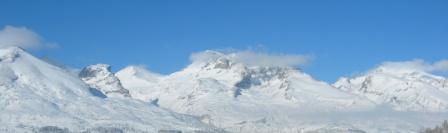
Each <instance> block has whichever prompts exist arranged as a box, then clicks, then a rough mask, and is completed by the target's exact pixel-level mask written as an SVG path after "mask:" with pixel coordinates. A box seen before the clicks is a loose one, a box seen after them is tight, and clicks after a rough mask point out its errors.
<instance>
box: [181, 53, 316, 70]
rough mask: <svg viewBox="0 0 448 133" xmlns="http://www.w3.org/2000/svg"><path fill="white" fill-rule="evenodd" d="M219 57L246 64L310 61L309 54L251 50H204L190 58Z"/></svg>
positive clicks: (195, 60) (196, 59)
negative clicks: (225, 51)
mask: <svg viewBox="0 0 448 133" xmlns="http://www.w3.org/2000/svg"><path fill="white" fill-rule="evenodd" d="M220 58H225V59H229V60H230V61H232V62H236V63H243V64H245V65H247V66H273V67H276V66H279V67H285V66H290V67H296V66H302V65H305V64H307V63H309V61H310V56H306V55H296V54H270V53H263V52H256V51H251V50H244V51H234V52H227V53H224V52H217V51H211V50H207V51H204V52H199V53H193V54H192V55H191V56H190V60H192V61H193V62H211V61H216V60H218V59H220Z"/></svg>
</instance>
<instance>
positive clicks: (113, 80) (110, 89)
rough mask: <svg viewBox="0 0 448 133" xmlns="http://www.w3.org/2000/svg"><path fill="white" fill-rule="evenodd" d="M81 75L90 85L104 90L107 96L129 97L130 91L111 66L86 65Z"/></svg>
mask: <svg viewBox="0 0 448 133" xmlns="http://www.w3.org/2000/svg"><path fill="white" fill-rule="evenodd" d="M79 77H80V78H81V79H82V80H83V81H84V82H85V83H87V84H88V85H89V86H90V87H92V88H95V89H97V90H99V91H101V92H103V93H104V94H105V95H107V96H123V97H129V96H130V95H129V91H128V90H127V89H124V88H123V86H122V85H121V82H120V80H119V79H118V78H117V77H115V75H114V74H113V73H112V72H111V66H110V65H107V64H96V65H91V66H87V67H85V68H84V69H83V70H82V71H81V72H80V73H79Z"/></svg>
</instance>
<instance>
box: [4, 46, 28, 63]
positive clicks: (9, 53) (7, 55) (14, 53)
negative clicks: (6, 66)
mask: <svg viewBox="0 0 448 133" xmlns="http://www.w3.org/2000/svg"><path fill="white" fill-rule="evenodd" d="M23 53H26V52H25V50H24V49H22V48H20V47H7V48H2V49H0V61H8V62H13V61H14V60H15V59H17V58H18V57H20V55H21V54H23Z"/></svg>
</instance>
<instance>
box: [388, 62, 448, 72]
mask: <svg viewBox="0 0 448 133" xmlns="http://www.w3.org/2000/svg"><path fill="white" fill-rule="evenodd" d="M380 67H383V68H388V69H391V70H394V71H406V70H413V71H415V70H417V71H424V72H446V71H448V60H440V61H436V62H433V63H430V62H427V61H425V60H422V59H415V60H412V61H402V62H384V63H382V65H381V66H380Z"/></svg>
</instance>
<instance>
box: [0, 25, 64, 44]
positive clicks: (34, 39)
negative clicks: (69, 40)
mask: <svg viewBox="0 0 448 133" xmlns="http://www.w3.org/2000/svg"><path fill="white" fill-rule="evenodd" d="M55 46H56V45H55V44H48V43H45V42H44V41H43V39H42V38H41V37H40V36H39V35H38V34H37V33H35V32H33V31H31V30H30V29H28V28H26V27H14V26H9V25H7V26H5V27H4V28H3V29H1V30H0V48H6V47H21V48H24V49H39V48H47V47H55Z"/></svg>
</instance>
